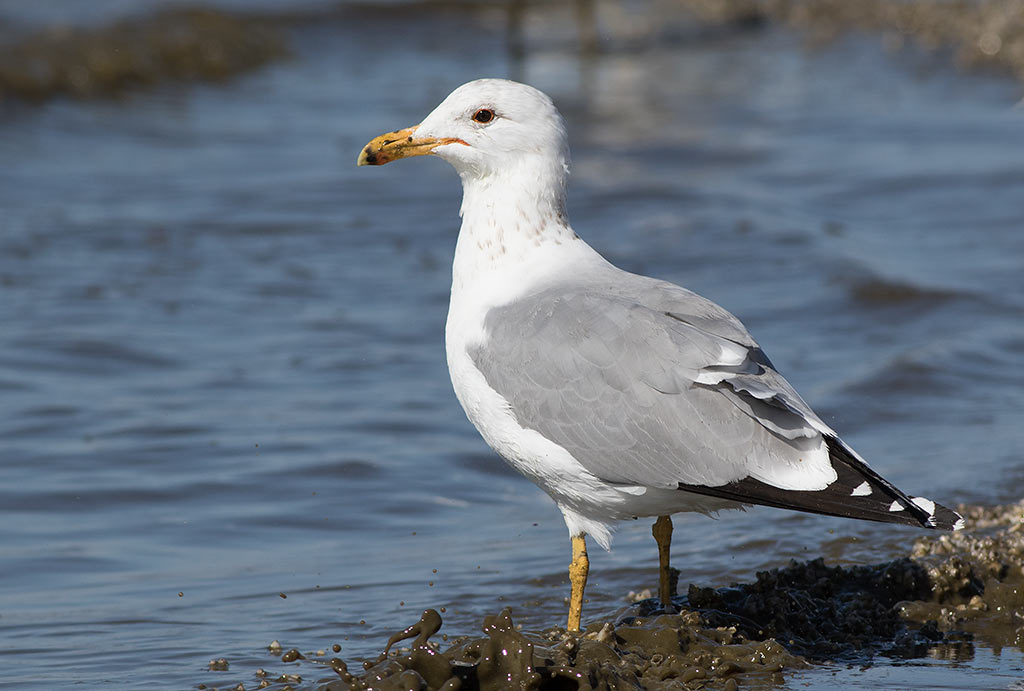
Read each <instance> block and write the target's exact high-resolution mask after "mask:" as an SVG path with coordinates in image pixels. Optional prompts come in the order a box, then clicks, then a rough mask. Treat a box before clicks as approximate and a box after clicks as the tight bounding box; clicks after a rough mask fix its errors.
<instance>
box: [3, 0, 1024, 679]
mask: <svg viewBox="0 0 1024 691" xmlns="http://www.w3.org/2000/svg"><path fill="white" fill-rule="evenodd" d="M1022 12H1024V4H1022V3H1021V2H1020V1H1019V0H1006V1H1002V2H980V1H979V2H959V3H946V2H940V1H938V0H935V1H932V2H924V1H913V0H909V1H907V2H895V3H883V2H880V1H878V0H870V1H866V2H857V3H849V2H840V1H839V0H835V1H834V2H829V1H827V0H819V1H815V0H804V1H798V0H791V1H789V2H783V1H782V0H778V1H770V2H742V1H736V2H729V1H727V0H718V1H715V0H692V1H691V0H649V1H642V0H633V1H625V0H624V1H616V0H602V1H599V2H598V1H594V2H584V1H580V2H563V3H540V2H536V3H535V2H520V1H511V2H499V1H497V0H495V1H494V2H480V3H458V2H443V1H440V0H439V1H438V2H431V1H426V2H411V3H406V2H401V1H400V0H396V1H383V0H382V1H381V2H363V3H356V2H351V3H340V4H339V3H337V2H316V1H313V0H310V1H307V2H285V1H284V0H258V1H249V2H243V1H242V0H207V2H206V4H205V5H203V6H202V7H198V6H196V5H195V4H190V5H189V6H188V7H187V8H186V7H184V6H179V5H177V4H175V3H173V2H159V1H157V0H152V1H145V2H144V1H142V0H94V2H91V3H81V2H77V1H76V0H54V1H51V2H47V3H25V2H21V1H20V0H0V550H2V551H0V640H2V641H3V645H0V656H3V657H4V658H5V660H6V663H5V671H4V673H3V675H2V677H0V686H11V687H16V688H20V689H27V688H38V689H54V688H62V687H65V686H70V685H72V684H77V685H78V688H82V687H86V688H90V687H101V686H102V687H106V686H110V685H117V686H121V687H126V688H143V687H146V688H153V687H157V688H190V687H191V688H194V687H196V686H197V685H198V684H201V683H205V684H207V685H209V686H220V687H222V688H229V687H231V688H234V687H235V685H237V684H239V683H241V684H243V685H244V687H245V688H255V685H256V683H257V682H258V678H257V677H256V676H255V671H256V670H257V669H258V668H259V667H261V666H267V665H269V664H270V662H275V663H278V667H280V664H279V661H278V660H276V659H273V658H268V653H267V650H266V646H267V645H268V644H269V643H270V642H271V641H272V640H274V639H278V640H280V642H281V644H282V645H283V646H285V647H286V648H287V647H297V648H299V649H300V650H303V651H307V650H316V649H324V648H328V647H329V646H330V645H331V644H332V643H338V644H340V645H341V652H340V654H339V655H340V656H341V657H343V658H344V659H346V660H356V659H360V658H361V657H364V656H368V655H375V654H376V653H377V652H379V651H380V649H381V648H382V647H383V643H384V641H385V640H386V638H387V636H388V635H390V634H391V633H392V632H393V631H395V630H397V629H400V628H402V627H404V626H407V625H409V624H411V623H413V622H415V621H416V619H417V618H418V616H419V612H420V611H421V610H422V609H424V608H425V607H436V608H440V607H444V608H445V613H444V615H443V616H444V618H445V622H446V624H445V629H444V630H445V631H448V632H449V633H451V634H465V633H472V632H475V631H477V630H478V628H479V623H480V621H481V620H482V618H483V616H484V615H486V614H492V613H495V612H497V611H498V610H500V609H501V608H502V607H506V606H508V607H511V608H512V611H513V615H514V616H515V618H516V621H517V622H518V623H521V624H523V626H524V627H525V628H526V629H528V630H539V629H542V628H544V627H546V626H551V625H554V624H557V623H562V620H563V617H564V604H563V598H564V597H565V595H566V593H567V578H566V566H567V564H568V561H569V543H568V540H567V539H566V538H567V534H566V530H565V526H564V523H563V521H562V519H561V516H560V515H559V513H558V512H557V510H556V509H555V507H554V505H553V504H552V503H551V502H550V500H548V499H547V498H546V497H545V496H544V495H543V494H542V493H541V492H540V491H539V490H537V489H536V488H535V487H534V486H533V485H532V484H530V483H529V482H528V481H527V480H525V479H523V478H521V477H519V476H518V475H517V474H515V473H514V472H512V471H510V470H509V469H508V468H507V467H506V466H505V465H504V464H503V463H502V462H501V461H500V459H498V458H497V456H495V455H494V454H493V453H491V452H490V451H489V450H488V449H487V447H486V446H485V445H484V443H483V442H482V441H481V440H480V439H479V437H478V435H477V433H476V432H475V430H474V429H473V428H472V427H471V425H470V424H469V423H468V422H467V421H466V419H465V417H464V415H463V413H462V411H461V409H460V408H459V405H458V403H457V401H456V400H455V397H454V395H453V393H452V392H451V386H450V383H449V381H448V375H447V369H446V365H445V357H444V345H443V342H444V339H443V330H444V320H445V313H446V307H447V299H448V287H449V283H450V261H451V254H452V250H453V247H454V242H455V237H456V232H457V229H458V224H459V220H458V208H459V202H460V197H461V190H460V188H459V184H458V179H457V177H456V176H455V175H454V174H453V173H452V171H451V170H450V169H449V168H448V167H447V165H446V164H444V163H443V162H442V161H440V160H436V159H418V160H414V161H408V162H402V163H401V164H398V165H394V166H386V167H384V168H380V169H365V168H363V169H358V170H357V169H356V167H355V158H356V155H357V153H358V152H359V149H360V148H361V147H362V145H363V144H365V143H366V141H368V140H369V139H370V138H371V137H373V136H375V135H377V134H379V133H381V132H384V131H388V130H394V129H397V128H400V127H405V126H408V125H412V124H415V123H417V122H418V121H419V120H420V119H421V118H422V117H423V116H424V115H425V114H426V113H428V112H429V111H430V110H431V109H432V108H433V107H434V106H435V105H436V104H437V103H438V102H439V101H440V100H441V99H442V98H444V96H446V95H447V94H448V93H449V92H450V91H451V90H452V89H454V88H455V87H456V86H458V85H459V84H461V83H463V82H465V81H468V80H470V79H474V78H478V77H484V76H493V77H510V78H514V79H518V80H522V81H527V82H529V83H531V84H533V85H534V86H537V87H538V88H540V89H542V90H545V91H546V92H548V93H549V94H550V95H551V96H552V97H553V98H554V100H555V102H556V103H557V105H558V106H559V107H560V109H561V110H562V112H563V114H564V115H565V117H566V120H567V123H568V127H569V132H570V137H571V146H572V150H573V157H574V166H573V177H572V179H571V183H570V196H569V212H570V218H571V220H572V222H573V225H574V227H575V228H576V230H577V231H578V233H579V234H580V235H582V236H583V237H584V238H585V239H586V240H588V242H590V243H591V244H592V245H593V246H594V247H596V248H597V249H598V250H599V251H601V252H602V253H604V254H605V255H606V256H607V257H608V258H609V259H611V260H612V261H613V262H615V263H616V264H618V265H619V266H621V267H623V268H625V269H628V270H631V271H636V272H642V273H646V274H650V275H655V276H658V277H660V278H665V279H668V280H671V281H674V282H677V283H681V284H683V285H685V286H687V287H688V288H690V289H692V290H695V291H697V292H700V293H702V294H704V295H706V296H708V297H710V298H711V299H713V300H715V301H717V302H719V303H720V304H722V305H724V306H725V307H726V308H728V309H729V310H731V311H732V312H734V313H735V314H736V315H737V316H739V317H740V318H741V319H742V320H743V321H744V322H745V323H746V324H747V326H748V327H749V329H750V330H751V332H752V333H753V334H754V336H755V337H756V338H757V339H758V340H759V341H760V342H761V344H762V345H763V347H764V348H765V350H766V351H767V352H768V354H769V355H770V357H771V358H772V359H773V360H774V362H775V363H776V365H778V367H779V368H780V370H781V371H782V372H783V373H784V374H786V375H787V376H788V378H789V379H790V381H791V382H792V383H793V384H794V385H795V386H796V388H797V389H798V390H799V391H801V393H802V394H803V395H804V397H805V398H806V399H807V400H808V402H809V403H810V404H811V405H812V406H814V407H815V409H816V410H817V411H818V412H819V414H820V415H821V416H822V417H823V418H824V419H825V420H826V421H828V422H829V423H830V424H831V425H832V426H834V427H835V428H836V429H837V430H838V431H839V432H840V433H841V434H842V435H843V436H844V438H846V439H847V441H849V442H850V443H851V444H852V445H853V446H854V447H855V448H857V449H858V450H859V451H860V453H861V454H862V455H864V456H865V457H866V458H867V459H868V460H869V461H870V462H871V463H872V464H873V466H874V467H875V468H876V469H878V470H879V471H880V472H881V473H883V474H884V475H885V476H886V477H887V478H889V479H890V480H891V481H893V482H894V483H895V484H896V485H898V486H900V487H901V488H904V489H905V490H907V491H908V492H911V493H914V494H924V495H925V496H929V497H932V498H934V499H936V500H939V501H943V502H944V503H947V504H950V505H955V504H958V503H973V504H979V503H980V504H991V503H998V502H1006V501H1011V500H1017V499H1019V498H1020V496H1021V494H1022V490H1024V468H1022V465H1021V462H1020V453H1021V449H1022V448H1024V424H1022V423H1024V367H1022V364H1024V271H1022V264H1024V232H1022V230H1024V147H1022V142H1024V122H1022V119H1024V110H1022V108H1021V106H1020V105H1019V101H1020V99H1021V96H1022V94H1024V89H1022V84H1021V78H1024V15H1022ZM916 536H917V533H916V532H914V531H912V530H907V529H901V528H898V527H887V526H874V525H869V524H861V523H856V522H850V521H841V520H838V519H829V518H822V517H815V516H807V515H796V514H789V513H786V512H782V511H776V510H772V509H754V510H751V511H749V512H747V513H732V514H729V515H723V516H722V517H720V518H719V519H718V520H715V521H712V520H709V519H707V518H705V517H702V516H690V515H683V516H680V517H678V518H677V519H676V540H675V545H674V546H675V554H674V559H675V565H676V566H678V567H680V568H681V569H682V571H683V573H682V576H681V583H682V584H683V585H682V588H683V589H685V587H686V586H685V584H687V583H690V582H694V583H698V584H700V585H705V586H706V585H711V586H720V585H725V584H728V583H730V582H732V581H735V580H749V579H751V578H752V577H753V574H754V573H755V572H756V571H757V570H758V569H764V568H770V567H774V566H781V565H784V564H785V563H786V562H787V560H789V559H790V558H812V557H817V556H825V557H826V558H827V559H828V560H829V563H840V564H841V563H873V562H878V561H884V560H887V559H892V558H894V557H897V556H901V555H904V554H906V553H907V550H908V547H909V544H910V543H911V542H912V540H913V539H914V538H915V537H916ZM591 560H592V561H591V577H590V583H589V585H588V598H589V604H588V605H587V608H586V610H585V616H594V617H597V616H599V615H607V614H609V613H612V612H614V611H616V610H617V609H618V608H620V607H622V606H624V605H625V604H626V596H627V594H628V593H629V592H630V591H639V590H642V589H644V588H650V587H653V586H654V585H655V583H656V570H655V567H656V563H657V554H656V550H655V548H654V543H653V541H652V540H651V538H650V525H649V523H648V522H647V521H639V522H636V523H634V524H624V525H622V527H621V528H620V530H619V532H618V534H617V538H616V542H615V544H614V548H613V551H612V552H611V553H609V554H606V553H603V552H600V551H599V550H598V551H594V552H593V553H592V555H591ZM215 658H217V659H219V658H225V659H226V660H227V661H228V663H229V665H228V669H227V670H211V669H209V663H210V660H211V659H215ZM1021 668H1022V663H1021V653H1020V651H1019V650H1002V651H1001V650H999V649H995V648H992V647H990V646H986V645H985V644H984V641H978V642H976V644H975V646H974V647H973V649H972V651H971V652H970V654H968V655H967V656H966V658H965V659H960V660H957V661H953V662H951V661H944V660H935V659H924V660H919V661H916V662H915V663H914V665H913V666H912V667H911V669H910V671H909V672H908V671H907V669H908V668H907V667H905V666H897V665H895V664H893V663H891V662H886V661H884V660H882V661H878V662H876V664H875V665H874V666H873V667H870V668H863V669H861V668H856V669H852V670H850V669H846V668H845V667H841V666H840V667H838V668H836V669H831V670H826V671H822V670H820V669H818V670H810V671H808V672H805V673H801V674H799V675H796V676H794V677H792V678H791V681H790V683H791V684H792V685H794V687H795V686H799V687H801V688H807V687H811V688H834V687H835V684H837V683H841V682H842V683H847V684H849V685H852V686H857V685H862V686H863V687H866V688H871V687H878V686H879V685H887V686H890V687H891V686H893V685H899V686H900V687H901V688H903V687H906V688H934V687H935V686H937V685H942V686H944V687H946V688H1005V687H1007V686H1008V685H1009V684H1010V683H1011V680H1012V679H1014V678H1018V677H1020V676H1021ZM301 671H302V673H303V675H304V678H303V681H301V682H296V681H294V680H293V682H292V686H293V687H295V688H315V687H316V679H317V678H318V675H317V674H316V673H315V672H311V671H310V667H309V665H307V666H306V667H305V668H303V670H301ZM834 675H838V676H834ZM320 676H322V677H324V678H330V677H331V676H333V675H332V674H330V670H329V669H328V670H326V673H325V674H323V675H320ZM837 679H838V681H837Z"/></svg>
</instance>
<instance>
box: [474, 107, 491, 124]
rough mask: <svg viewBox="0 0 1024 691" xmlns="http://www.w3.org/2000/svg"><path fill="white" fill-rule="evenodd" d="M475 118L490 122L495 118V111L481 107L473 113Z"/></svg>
mask: <svg viewBox="0 0 1024 691" xmlns="http://www.w3.org/2000/svg"><path fill="white" fill-rule="evenodd" d="M473 119H474V120H476V121H477V122H479V123H488V122H490V121H491V120H493V119H494V111H493V110H491V109H490V108H481V109H480V110H478V111H476V112H475V113H473Z"/></svg>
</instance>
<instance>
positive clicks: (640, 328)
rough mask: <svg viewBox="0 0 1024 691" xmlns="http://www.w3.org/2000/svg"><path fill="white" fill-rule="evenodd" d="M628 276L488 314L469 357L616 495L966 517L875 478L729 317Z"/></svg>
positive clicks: (876, 516) (525, 421)
mask: <svg viewBox="0 0 1024 691" xmlns="http://www.w3.org/2000/svg"><path fill="white" fill-rule="evenodd" d="M624 276H625V280H624V281H622V283H621V284H617V285H615V287H614V288H611V287H609V286H580V287H566V286H564V285H563V286H559V287H555V288H551V289H549V290H547V291H545V292H541V293H538V294H536V295H533V296H529V297H526V298H524V299H521V300H518V301H516V302H514V303H512V304H509V305H505V306H502V307H498V308H495V309H493V310H491V311H490V312H489V313H488V314H487V316H486V319H485V332H486V334H487V337H486V339H485V340H484V342H483V343H481V344H480V345H478V346H476V347H475V348H473V349H472V350H471V351H470V356H471V358H472V359H473V361H474V363H475V365H476V366H477V367H478V368H479V369H480V371H481V373H482V374H483V375H484V377H485V379H486V380H487V382H488V384H489V385H490V386H491V387H492V388H494V389H495V390H496V391H497V392H498V393H500V394H501V395H502V396H503V397H504V398H505V399H506V400H507V401H508V402H509V404H510V406H511V408H512V411H513V413H514V414H515V416H516V418H517V420H518V421H519V422H520V424H522V425H523V426H524V427H527V428H530V429H534V430H536V431H538V432H540V433H541V434H542V435H544V436H545V437H546V438H548V439H550V440H552V441H554V442H555V443H557V444H559V445H560V446H562V447H563V448H565V449H566V450H567V451H568V452H569V453H571V454H572V455H573V457H574V458H576V460H578V461H579V462H580V463H581V464H582V465H583V466H584V467H585V468H586V469H587V470H588V471H590V472H591V473H593V474H594V475H596V476H597V477H599V478H601V479H603V480H605V481H607V482H610V483H621V484H625V485H640V486H646V487H660V488H670V489H677V488H678V489H684V490H687V491H696V492H698V493H703V494H712V495H715V496H722V497H726V498H729V499H734V500H736V501H741V502H747V503H761V504H768V505H772V506H781V507H785V508H792V509H797V510H803V511H814V512H819V513H829V514H838V515H848V516H852V517H858V518H867V519H871V520H882V521H895V522H905V523H914V524H926V523H928V524H929V527H934V526H933V525H932V524H934V523H935V514H936V511H937V510H938V509H942V510H943V511H947V512H948V514H951V516H949V517H947V518H948V519H949V522H950V523H952V521H954V520H955V519H956V518H959V517H958V516H956V514H954V513H953V512H949V511H948V510H945V509H943V507H938V505H934V506H936V507H937V509H935V510H932V511H928V510H926V509H922V508H921V506H920V505H919V504H915V503H914V501H913V500H912V499H911V498H910V497H907V496H906V495H904V494H903V493H902V492H900V491H899V490H897V489H896V488H894V487H892V485H890V484H889V483H888V482H886V481H885V480H884V479H882V478H881V477H879V476H878V475H877V474H876V473H874V472H873V471H871V470H870V469H869V468H867V466H866V465H864V464H863V462H862V461H860V459H859V458H858V457H857V456H856V454H854V453H853V452H852V450H850V449H848V448H847V447H846V446H845V445H843V443H842V442H841V441H840V440H839V439H838V438H837V437H836V436H835V434H834V433H833V432H832V430H831V429H829V428H828V426H827V425H825V424H824V423H823V422H822V421H821V420H820V419H819V418H818V417H817V416H816V415H815V414H814V412H813V411H811V409H810V407H808V406H807V404H806V403H805V402H804V401H803V400H802V399H801V398H800V396H799V395H798V394H797V393H796V392H795V391H794V390H793V388H792V387H791V386H790V385H789V383H788V382H787V381H786V380H785V379H784V378H783V377H782V376H781V375H780V374H779V373H778V372H776V371H775V369H774V367H773V366H772V364H771V362H770V361H769V360H768V358H767V357H765V355H764V353H763V352H762V351H761V349H760V348H759V347H758V345H757V343H756V342H755V341H754V340H753V338H751V336H750V334H749V333H747V331H746V329H745V328H744V327H743V325H742V324H741V323H740V322H739V320H737V319H736V318H735V317H734V316H732V315H731V314H729V313H728V312H726V311H725V310H723V309H722V308H721V307H719V306H717V305H715V304H714V303H712V302H710V301H708V300H706V299H704V298H702V297H700V296H698V295H696V294H694V293H691V292H690V291H687V290H684V289H682V288H679V287H678V286H674V285H672V284H669V283H665V282H661V281H654V280H653V279H645V278H643V277H639V276H634V275H631V274H625V275H624ZM865 482H866V483H867V484H866V485H864V483H865ZM865 488H867V489H865ZM893 502H895V503H893ZM929 503H931V502H929ZM851 506H852V508H851ZM893 506H896V507H898V508H892V507H893ZM942 527H949V526H942Z"/></svg>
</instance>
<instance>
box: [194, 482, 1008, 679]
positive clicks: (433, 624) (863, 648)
mask: <svg viewBox="0 0 1024 691" xmlns="http://www.w3.org/2000/svg"><path fill="white" fill-rule="evenodd" d="M960 510H961V511H962V512H963V513H964V515H965V517H967V526H968V527H967V529H966V530H964V531H961V532H959V533H953V534H944V535H941V536H938V537H933V536H931V535H928V536H926V537H922V538H920V539H918V540H917V541H916V542H915V544H914V546H913V549H912V552H911V554H910V555H909V556H907V557H904V558H900V559H896V560H893V561H889V562H886V563H883V564H876V565H872V566H848V567H840V566H828V565H827V564H825V563H824V561H823V560H821V559H815V560H811V561H806V562H791V563H790V564H789V565H788V566H785V567H782V568H778V569H773V570H771V571H765V572H762V573H759V574H757V578H756V580H755V581H754V582H752V583H739V584H734V585H731V586H728V587H724V588H708V587H701V586H698V585H692V584H691V585H690V586H689V587H688V589H687V592H686V594H685V595H680V596H678V597H677V598H676V599H675V605H676V608H677V609H678V611H674V612H666V611H664V609H663V608H662V607H661V605H660V603H659V602H658V601H657V600H655V599H650V598H647V599H639V600H637V601H635V602H632V603H630V604H628V605H626V606H624V607H623V608H622V609H620V610H619V611H617V612H615V613H613V614H612V615H611V616H595V617H594V618H593V619H592V620H591V621H590V622H589V623H588V624H587V625H586V628H585V630H584V631H583V632H581V633H579V634H569V633H567V632H566V631H565V630H564V629H561V628H551V629H548V630H545V631H524V630H522V629H521V627H519V626H517V625H516V624H515V622H514V618H513V615H512V613H511V612H510V611H509V610H508V609H505V610H503V611H502V612H500V613H498V614H495V615H491V616H488V617H486V618H485V619H484V622H483V626H482V631H483V634H484V635H483V636H462V637H458V638H455V639H452V640H451V641H449V642H448V643H445V644H443V645H442V642H440V641H439V640H438V638H439V632H440V630H441V628H442V625H443V622H442V619H441V615H440V614H438V612H437V611H435V610H432V609H431V610H427V611H426V612H424V613H423V615H422V617H421V618H420V619H419V621H417V622H415V623H413V624H412V625H411V626H409V627H407V628H405V629H403V630H401V631H399V632H397V633H395V634H394V635H393V636H391V638H390V639H389V640H388V641H387V642H386V643H384V642H382V643H383V644H384V645H383V652H382V653H381V654H380V655H379V656H378V657H377V658H375V659H370V660H366V661H363V662H361V663H359V662H351V663H346V662H344V661H342V660H341V659H339V658H337V657H330V655H331V653H330V652H327V650H329V649H330V646H329V645H328V646H325V650H320V651H316V652H309V653H306V654H302V653H299V651H298V650H295V649H291V650H288V651H284V649H283V647H282V646H281V644H278V643H277V642H276V641H275V644H274V645H272V646H271V648H270V654H271V655H272V656H273V658H276V660H279V661H280V662H281V663H298V664H299V665H300V666H304V667H305V669H302V668H301V667H300V669H299V670H296V669H295V665H290V666H289V667H287V668H283V669H282V670H281V671H278V672H276V673H275V672H270V671H266V670H263V669H260V670H258V671H257V673H256V675H255V677H254V678H253V680H249V681H246V680H239V679H232V681H231V684H230V685H229V687H230V688H288V687H291V688H300V687H301V688H317V689H321V690H322V691H343V690H344V691H348V690H352V691H355V690H368V689H378V690H381V691H408V690H411V689H417V690H424V689H444V690H445V691H454V690H456V689H461V690H470V689H478V690H480V691H487V690H491V689H494V690H497V689H504V688H510V687H514V688H523V689H536V690H552V689H579V690H583V691H586V690H608V691H617V690H623V689H654V690H659V689H679V688H686V689H704V688H714V689H738V688H751V687H765V686H770V685H774V684H778V683H782V682H784V681H785V678H786V674H787V672H792V671H795V670H802V669H808V668H813V667H814V666H816V665H820V664H825V663H832V664H836V663H839V664H859V665H870V664H873V661H876V660H878V659H879V658H894V659H912V658H919V657H926V656H927V657H931V658H934V659H948V660H956V661H964V660H969V659H971V658H972V657H973V654H974V646H975V645H976V644H982V645H985V646H986V647H990V648H993V649H995V650H997V651H998V650H1001V649H1003V648H1008V647H1009V648H1015V649H1017V650H1020V651H1022V652H1024V501H1022V502H1021V503H1019V504H1013V505H1009V506H999V507H988V508H984V507H960ZM563 615H564V613H563V612H557V613H555V612H553V613H552V618H555V617H556V616H557V617H558V618H561V617H562V616H563ZM443 638H444V637H443ZM445 640H447V638H445ZM338 650H340V648H339V647H338V646H334V647H333V651H334V652H335V653H337V651H338ZM328 658H330V659H328ZM224 663H225V664H224V666H223V667H222V669H224V670H227V669H228V666H227V661H226V660H225V661H224ZM269 666H270V665H268V667H269ZM296 672H298V673H296ZM236 684H241V686H236ZM217 686H219V687H220V688H224V687H225V686H224V684H223V683H221V684H218V685H217ZM206 688H214V684H212V683H207V684H206Z"/></svg>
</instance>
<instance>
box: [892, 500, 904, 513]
mask: <svg viewBox="0 0 1024 691" xmlns="http://www.w3.org/2000/svg"><path fill="white" fill-rule="evenodd" d="M904 509H906V507H905V506H903V504H901V503H900V500H899V499H894V500H893V502H892V503H891V504H889V510H890V511H903V510H904Z"/></svg>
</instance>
